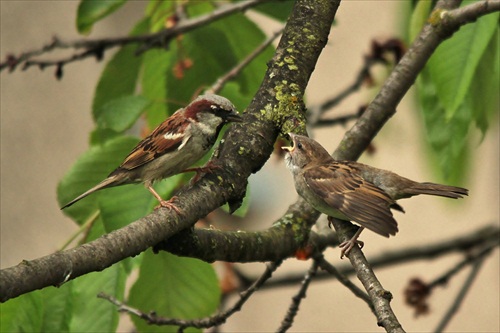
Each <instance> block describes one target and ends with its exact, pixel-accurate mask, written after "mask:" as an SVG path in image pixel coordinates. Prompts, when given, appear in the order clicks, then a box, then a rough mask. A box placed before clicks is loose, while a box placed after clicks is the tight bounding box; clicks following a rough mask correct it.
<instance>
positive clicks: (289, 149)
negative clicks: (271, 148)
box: [281, 133, 295, 152]
mask: <svg viewBox="0 0 500 333" xmlns="http://www.w3.org/2000/svg"><path fill="white" fill-rule="evenodd" d="M288 136H289V137H290V142H291V144H292V145H291V146H286V147H281V149H283V150H286V151H287V152H291V151H292V150H293V148H294V146H295V141H294V140H293V137H294V134H293V133H288Z"/></svg>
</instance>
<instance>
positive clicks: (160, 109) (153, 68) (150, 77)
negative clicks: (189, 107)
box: [141, 47, 183, 129]
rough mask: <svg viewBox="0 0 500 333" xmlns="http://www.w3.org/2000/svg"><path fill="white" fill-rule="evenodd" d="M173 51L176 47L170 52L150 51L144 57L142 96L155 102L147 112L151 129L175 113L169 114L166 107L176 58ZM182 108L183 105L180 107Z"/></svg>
mask: <svg viewBox="0 0 500 333" xmlns="http://www.w3.org/2000/svg"><path fill="white" fill-rule="evenodd" d="M173 49H174V47H172V50H170V52H165V51H163V50H150V51H148V52H147V53H146V54H145V55H144V60H143V71H142V78H141V87H142V95H143V96H145V97H146V98H148V99H149V100H151V101H153V103H152V104H150V105H149V106H148V107H147V108H146V110H145V112H146V115H147V122H148V126H149V128H151V129H153V128H155V127H156V126H157V125H158V124H159V123H161V122H162V121H163V120H165V118H166V117H167V115H170V114H172V113H173V111H172V112H170V113H169V112H168V110H167V105H166V99H167V90H166V89H167V88H166V78H167V75H168V71H169V70H170V68H171V62H172V58H173V57H174V54H173V53H174V52H175V51H174V50H173ZM181 106H183V105H180V106H178V107H181Z"/></svg>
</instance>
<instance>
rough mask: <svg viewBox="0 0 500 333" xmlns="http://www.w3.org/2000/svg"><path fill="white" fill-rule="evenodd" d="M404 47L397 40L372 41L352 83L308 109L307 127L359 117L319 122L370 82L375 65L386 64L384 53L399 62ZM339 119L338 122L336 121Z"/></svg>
mask: <svg viewBox="0 0 500 333" xmlns="http://www.w3.org/2000/svg"><path fill="white" fill-rule="evenodd" d="M404 50H405V48H404V46H403V42H402V41H401V40H399V39H393V38H392V39H389V40H387V41H385V42H383V43H381V42H377V41H372V45H371V52H370V54H369V55H366V56H365V57H364V62H363V66H362V67H361V69H360V70H359V72H358V75H357V76H356V78H355V79H354V81H353V82H352V83H351V84H350V85H349V86H347V87H346V88H345V89H344V90H342V91H341V92H340V93H338V94H337V95H335V96H334V97H332V98H330V99H329V100H327V101H325V102H323V103H322V104H320V105H315V106H312V107H310V108H309V115H308V126H311V127H316V126H329V125H332V124H333V123H337V122H341V123H342V122H346V121H348V120H350V119H355V118H357V117H359V116H360V114H359V113H357V114H356V115H350V116H346V117H344V118H346V119H342V117H339V118H340V119H339V118H335V119H332V120H320V118H321V116H322V115H323V114H324V113H325V112H327V111H328V110H330V109H331V108H333V107H335V106H337V105H339V104H340V103H341V102H342V101H343V100H344V99H346V98H347V97H349V96H350V95H351V94H353V93H355V92H357V91H358V90H359V89H360V88H361V86H362V85H363V83H365V82H367V81H371V80H370V77H371V74H370V70H371V68H372V67H373V66H374V65H377V64H387V63H388V62H387V60H386V59H385V58H384V52H386V51H390V52H392V53H394V57H395V60H396V62H397V61H399V59H400V58H401V56H402V55H403V54H404ZM337 119H339V120H337Z"/></svg>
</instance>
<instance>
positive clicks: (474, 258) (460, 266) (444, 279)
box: [428, 242, 498, 289]
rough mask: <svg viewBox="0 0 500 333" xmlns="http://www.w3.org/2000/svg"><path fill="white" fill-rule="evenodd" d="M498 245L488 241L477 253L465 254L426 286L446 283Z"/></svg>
mask: <svg viewBox="0 0 500 333" xmlns="http://www.w3.org/2000/svg"><path fill="white" fill-rule="evenodd" d="M497 246H498V243H494V242H490V244H487V246H486V247H485V248H483V249H481V251H479V252H478V253H476V254H474V255H467V256H466V257H465V258H464V259H463V260H462V261H460V262H459V263H458V264H457V265H455V267H453V268H452V269H450V270H449V271H447V272H446V273H445V274H443V275H442V276H440V277H438V278H437V279H435V280H434V281H432V282H431V283H429V285H428V287H429V288H430V289H432V288H435V287H437V286H443V285H446V284H447V283H448V281H449V280H450V279H451V278H452V277H453V276H454V275H456V274H458V273H459V272H461V271H462V269H464V268H465V267H467V266H469V265H471V264H473V263H475V262H477V261H478V260H480V259H482V258H484V257H485V256H486V255H488V254H490V253H491V251H492V250H493V249H494V248H495V247H497Z"/></svg>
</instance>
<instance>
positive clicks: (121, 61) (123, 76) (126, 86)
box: [92, 19, 149, 120]
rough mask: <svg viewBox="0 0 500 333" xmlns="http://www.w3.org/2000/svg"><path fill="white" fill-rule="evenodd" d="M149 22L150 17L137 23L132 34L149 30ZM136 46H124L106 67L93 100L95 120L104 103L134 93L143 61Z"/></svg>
mask: <svg viewBox="0 0 500 333" xmlns="http://www.w3.org/2000/svg"><path fill="white" fill-rule="evenodd" d="M148 23H149V21H148V19H143V20H142V21H140V22H139V23H137V25H136V26H135V27H134V29H133V30H132V32H131V35H139V34H141V33H145V32H147V27H148ZM136 48H137V46H136V45H127V46H124V47H122V48H121V49H120V50H119V51H118V52H117V53H116V54H115V55H114V56H113V58H111V60H110V61H109V62H108V63H107V65H106V67H105V68H104V70H103V72H102V74H101V78H100V79H99V83H98V84H97V87H96V90H95V94H94V100H93V102H92V113H93V116H94V120H97V119H99V117H100V111H101V110H102V109H101V108H102V107H103V106H104V104H106V103H108V102H110V101H112V100H115V99H117V98H119V97H123V96H129V95H134V93H135V88H136V85H137V79H138V75H139V70H140V67H141V63H142V57H138V56H136V55H135V51H136Z"/></svg>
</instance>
